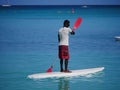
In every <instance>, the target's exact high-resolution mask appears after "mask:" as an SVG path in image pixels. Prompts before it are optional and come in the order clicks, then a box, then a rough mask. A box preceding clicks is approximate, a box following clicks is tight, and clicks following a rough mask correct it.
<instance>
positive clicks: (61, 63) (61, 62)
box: [60, 59, 63, 72]
mask: <svg viewBox="0 0 120 90" xmlns="http://www.w3.org/2000/svg"><path fill="white" fill-rule="evenodd" d="M60 71H61V72H63V59H61V60H60Z"/></svg>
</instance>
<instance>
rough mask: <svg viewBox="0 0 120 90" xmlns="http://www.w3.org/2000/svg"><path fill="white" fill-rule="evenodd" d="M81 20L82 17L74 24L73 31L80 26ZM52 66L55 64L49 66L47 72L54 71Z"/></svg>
mask: <svg viewBox="0 0 120 90" xmlns="http://www.w3.org/2000/svg"><path fill="white" fill-rule="evenodd" d="M81 22H82V18H80V17H79V18H78V19H77V20H76V22H75V24H74V27H73V31H74V30H76V29H77V28H78V27H79V26H80V24H81ZM52 68H53V65H52V66H51V67H50V68H48V70H47V71H46V72H47V73H50V72H52Z"/></svg>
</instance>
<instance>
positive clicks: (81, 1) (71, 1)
mask: <svg viewBox="0 0 120 90" xmlns="http://www.w3.org/2000/svg"><path fill="white" fill-rule="evenodd" d="M7 1H8V2H9V3H10V4H12V5H120V0H0V5H2V4H5V2H7Z"/></svg>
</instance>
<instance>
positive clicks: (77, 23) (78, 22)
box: [73, 17, 82, 31]
mask: <svg viewBox="0 0 120 90" xmlns="http://www.w3.org/2000/svg"><path fill="white" fill-rule="evenodd" d="M81 22H82V18H80V17H79V18H78V19H77V20H76V22H75V24H74V27H73V31H74V30H76V29H77V28H78V27H79V26H80V24H81Z"/></svg>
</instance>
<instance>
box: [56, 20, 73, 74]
mask: <svg viewBox="0 0 120 90" xmlns="http://www.w3.org/2000/svg"><path fill="white" fill-rule="evenodd" d="M69 26H70V21H69V20H65V21H64V23H63V27H62V28H60V29H59V32H58V41H59V59H60V72H70V71H69V70H68V60H69V49H68V47H69V34H71V35H74V34H75V32H74V31H73V30H72V29H71V28H69ZM63 61H64V64H65V69H63Z"/></svg>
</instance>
